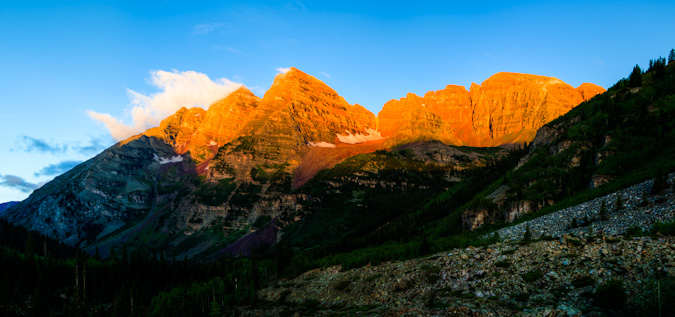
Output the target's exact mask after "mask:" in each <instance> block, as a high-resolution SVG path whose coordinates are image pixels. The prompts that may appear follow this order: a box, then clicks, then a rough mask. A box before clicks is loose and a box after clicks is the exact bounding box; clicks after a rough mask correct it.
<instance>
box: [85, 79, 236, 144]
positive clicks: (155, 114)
mask: <svg viewBox="0 0 675 317" xmlns="http://www.w3.org/2000/svg"><path fill="white" fill-rule="evenodd" d="M151 74H152V84H153V85H154V86H155V87H157V88H158V89H159V90H160V92H157V93H154V94H151V95H149V96H147V95H144V94H141V93H138V92H135V91H133V90H131V89H129V90H128V93H129V97H130V99H131V103H130V104H129V106H128V107H127V109H126V110H125V117H127V119H130V120H131V122H130V123H125V122H123V121H122V120H121V119H120V118H116V117H113V116H112V115H110V114H107V113H98V112H95V111H91V110H88V111H87V114H88V115H89V117H91V118H92V119H94V120H96V121H99V122H101V123H102V124H103V125H104V126H105V127H106V128H107V129H108V131H110V135H112V137H113V138H115V139H116V140H124V139H126V138H128V137H130V136H132V135H135V134H138V133H141V132H143V131H145V130H147V129H148V128H151V127H155V126H158V125H159V123H160V122H161V121H162V120H163V119H164V118H166V117H168V116H170V115H172V114H174V113H175V112H176V111H178V109H180V108H181V107H187V108H192V107H202V108H205V109H208V107H209V106H210V105H211V104H212V103H213V102H215V101H217V100H219V99H222V98H224V97H226V96H227V95H229V94H230V93H231V92H233V91H235V90H236V89H237V88H239V87H241V84H237V83H235V82H233V81H230V80H229V79H226V78H220V79H217V80H215V81H213V80H211V79H210V78H209V77H208V76H206V75H205V74H202V73H198V72H195V71H185V72H179V71H172V72H166V71H163V70H159V71H153V72H152V73H151Z"/></svg>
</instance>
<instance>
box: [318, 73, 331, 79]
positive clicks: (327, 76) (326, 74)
mask: <svg viewBox="0 0 675 317" xmlns="http://www.w3.org/2000/svg"><path fill="white" fill-rule="evenodd" d="M319 74H321V75H324V76H326V78H330V75H328V73H326V72H320V73H319Z"/></svg>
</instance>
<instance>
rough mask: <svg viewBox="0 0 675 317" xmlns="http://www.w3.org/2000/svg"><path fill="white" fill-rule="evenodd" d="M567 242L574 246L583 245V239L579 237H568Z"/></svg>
mask: <svg viewBox="0 0 675 317" xmlns="http://www.w3.org/2000/svg"><path fill="white" fill-rule="evenodd" d="M567 243H569V244H571V245H573V246H577V247H578V246H581V240H579V239H574V238H568V239H567Z"/></svg>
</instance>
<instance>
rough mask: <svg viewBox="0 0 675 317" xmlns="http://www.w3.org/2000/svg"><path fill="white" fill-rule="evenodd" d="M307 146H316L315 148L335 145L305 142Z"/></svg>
mask: <svg viewBox="0 0 675 317" xmlns="http://www.w3.org/2000/svg"><path fill="white" fill-rule="evenodd" d="M307 145H309V146H316V147H335V144H333V143H328V142H324V141H321V142H307Z"/></svg>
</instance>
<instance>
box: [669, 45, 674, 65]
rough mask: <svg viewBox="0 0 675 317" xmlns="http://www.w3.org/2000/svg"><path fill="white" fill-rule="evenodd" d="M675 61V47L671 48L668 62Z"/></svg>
mask: <svg viewBox="0 0 675 317" xmlns="http://www.w3.org/2000/svg"><path fill="white" fill-rule="evenodd" d="M672 62H675V49H672V48H671V49H670V54H668V64H670V63H672Z"/></svg>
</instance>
